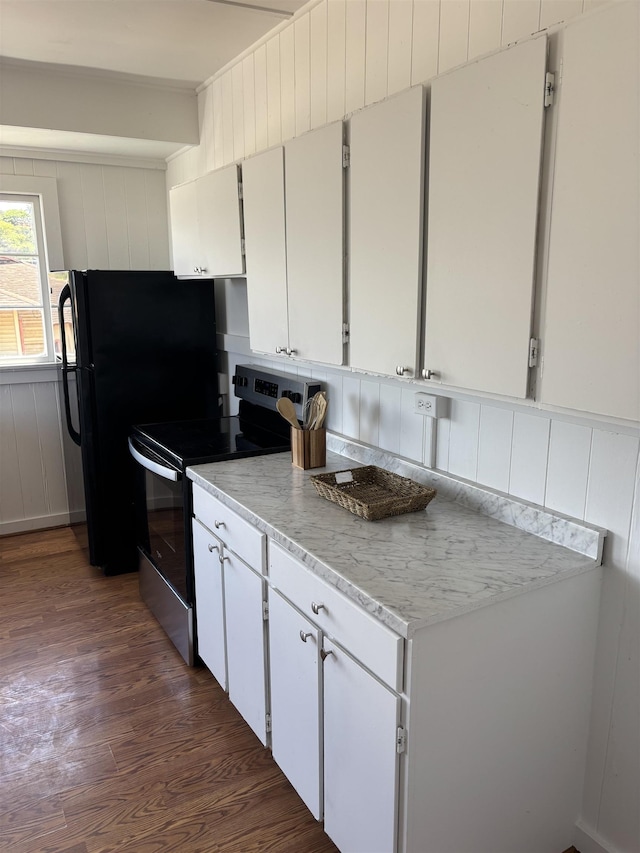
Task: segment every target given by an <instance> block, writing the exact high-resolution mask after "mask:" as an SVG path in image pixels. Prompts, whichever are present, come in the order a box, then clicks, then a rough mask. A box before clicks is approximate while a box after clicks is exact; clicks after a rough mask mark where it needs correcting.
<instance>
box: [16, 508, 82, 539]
mask: <svg viewBox="0 0 640 853" xmlns="http://www.w3.org/2000/svg"><path fill="white" fill-rule="evenodd" d="M67 524H69V513H68V512H61V513H58V514H57V515H41V516H39V517H38V518H21V519H19V520H18V521H2V522H0V536H9V535H10V534H12V533H28V532H29V531H30V530H46V529H47V528H49V527H65V526H66V525H67Z"/></svg>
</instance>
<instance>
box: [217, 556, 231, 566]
mask: <svg viewBox="0 0 640 853" xmlns="http://www.w3.org/2000/svg"><path fill="white" fill-rule="evenodd" d="M218 559H219V560H220V565H221V566H223V565H224V561H225V560H228V559H229V557H223V556H222V554H220V556H219V557H218Z"/></svg>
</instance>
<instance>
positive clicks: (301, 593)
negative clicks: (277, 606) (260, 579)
mask: <svg viewBox="0 0 640 853" xmlns="http://www.w3.org/2000/svg"><path fill="white" fill-rule="evenodd" d="M269 580H270V583H271V586H272V587H273V588H274V589H277V590H278V591H279V592H280V593H282V595H283V596H285V598H288V599H289V601H291V603H292V604H294V605H295V606H296V607H297V608H298V609H299V610H300V611H302V613H304V614H305V616H307V617H308V618H309V619H311V620H312V621H313V622H315V623H316V624H317V625H318V627H319V628H321V629H322V631H323V632H324V633H325V634H326V635H327V636H328V637H330V638H331V639H334V640H336V641H337V642H339V643H340V644H341V645H342V646H344V648H345V649H346V650H347V651H348V652H349V653H350V654H352V655H353V656H354V657H355V658H357V660H359V661H361V662H362V663H363V664H364V665H365V666H366V667H367V668H368V669H370V670H371V672H373V673H374V674H375V675H377V676H378V678H380V679H381V680H382V681H384V682H385V684H388V685H389V687H391V688H392V689H393V690H395V691H397V692H401V691H402V678H403V655H404V641H403V639H402V637H400V636H399V635H398V634H396V633H394V632H393V631H391V630H390V629H389V628H387V627H386V626H385V625H383V624H382V622H379V621H378V620H377V619H374V618H373V617H372V616H370V615H369V614H368V613H367V612H366V611H364V610H362V609H361V608H360V607H359V606H358V605H357V604H356V603H355V602H353V601H350V600H349V599H348V598H347V597H346V596H345V595H343V594H342V593H341V592H339V591H338V590H337V589H335V588H334V587H332V586H330V585H329V584H327V583H325V581H323V580H322V579H321V578H319V577H317V576H316V575H314V574H312V573H311V572H310V571H309V570H308V569H306V568H305V567H304V566H303V565H302V563H300V562H299V561H298V560H296V559H295V557H292V556H291V554H289V553H288V552H287V551H285V550H284V549H283V548H281V547H280V546H279V545H277V544H276V543H275V542H269ZM316 610H317V612H316Z"/></svg>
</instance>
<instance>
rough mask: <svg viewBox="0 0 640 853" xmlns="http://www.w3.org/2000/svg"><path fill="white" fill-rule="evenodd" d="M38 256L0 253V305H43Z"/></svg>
mask: <svg viewBox="0 0 640 853" xmlns="http://www.w3.org/2000/svg"><path fill="white" fill-rule="evenodd" d="M40 288H41V285H40V271H39V268H38V259H37V258H10V257H8V256H7V255H0V307H2V306H9V305H12V306H23V305H24V306H25V307H27V306H28V307H31V306H33V307H36V306H40V305H42V302H41V301H40V300H41V298H42V297H41V289H40Z"/></svg>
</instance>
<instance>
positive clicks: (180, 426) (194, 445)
mask: <svg viewBox="0 0 640 853" xmlns="http://www.w3.org/2000/svg"><path fill="white" fill-rule="evenodd" d="M133 434H134V435H135V436H136V437H137V439H138V440H139V441H140V442H141V443H142V444H144V445H145V446H146V447H148V448H149V449H150V450H152V451H153V452H154V453H155V454H157V455H158V456H159V457H160V458H161V459H164V460H165V461H167V462H170V463H172V464H173V465H174V466H176V467H178V468H180V469H182V470H184V469H185V468H186V467H187V466H188V465H200V464H203V463H205V462H222V461H225V460H227V459H240V458H243V457H246V456H258V455H263V454H266V453H280V452H283V451H286V450H289V449H290V448H291V438H290V431H289V426H288V424H286V422H285V421H283V419H282V418H281V417H280V415H278V414H277V413H274V412H269V411H266V410H265V409H262V408H261V407H259V406H254V405H252V404H250V403H246V402H245V401H242V402H241V407H240V414H238V415H231V416H228V417H220V418H211V419H205V420H195V421H174V422H171V423H157V424H143V425H139V426H134V427H133Z"/></svg>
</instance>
